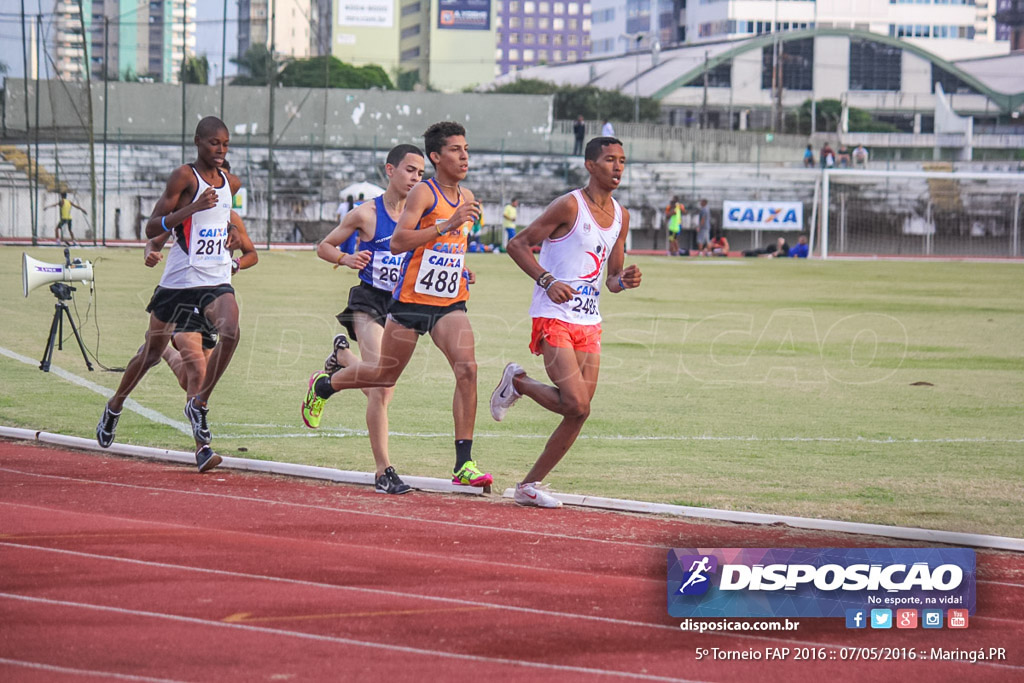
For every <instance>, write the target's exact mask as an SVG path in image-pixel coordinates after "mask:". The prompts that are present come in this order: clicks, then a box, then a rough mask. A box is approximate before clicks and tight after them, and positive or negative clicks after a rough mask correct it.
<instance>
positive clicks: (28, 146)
mask: <svg viewBox="0 0 1024 683" xmlns="http://www.w3.org/2000/svg"><path fill="white" fill-rule="evenodd" d="M21 57H22V65H23V66H24V69H25V78H24V80H23V81H22V85H23V86H24V90H25V151H26V152H27V154H26V155H25V156H26V157H27V158H28V164H29V168H31V167H32V143H31V142H30V140H29V135H28V122H29V113H28V39H27V38H26V37H25V0H21ZM36 99H39V93H38V92H37V93H36ZM29 182H30V183H31V182H32V177H31V176H29ZM36 209H37V207H36V204H35V202H33V201H32V198H31V195H30V196H29V201H28V211H29V217H30V218H31V220H32V246H36V235H37V234H38V232H39V223H38V221H37V220H36V219H37V216H36Z"/></svg>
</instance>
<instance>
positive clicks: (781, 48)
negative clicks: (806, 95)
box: [772, 42, 786, 133]
mask: <svg viewBox="0 0 1024 683" xmlns="http://www.w3.org/2000/svg"><path fill="white" fill-rule="evenodd" d="M778 53H779V54H778V58H777V60H776V62H775V64H776V69H777V70H778V72H779V76H778V78H777V79H776V89H775V93H774V94H773V98H774V100H775V115H776V116H777V117H778V120H777V121H774V122H772V130H774V131H777V132H780V133H781V132H783V131H782V128H783V120H784V117H785V110H784V109H783V108H782V65H783V63H784V62H785V61H786V58H785V54H786V46H785V44H784V43H782V42H779V43H778Z"/></svg>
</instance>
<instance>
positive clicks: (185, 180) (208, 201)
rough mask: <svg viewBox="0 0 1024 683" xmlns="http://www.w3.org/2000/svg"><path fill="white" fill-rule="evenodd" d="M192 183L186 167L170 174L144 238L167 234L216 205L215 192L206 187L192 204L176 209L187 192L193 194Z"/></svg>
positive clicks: (150, 218) (190, 172) (154, 208)
mask: <svg viewBox="0 0 1024 683" xmlns="http://www.w3.org/2000/svg"><path fill="white" fill-rule="evenodd" d="M192 183H193V176H192V169H191V168H189V167H188V166H179V167H178V168H176V169H175V170H174V172H173V173H171V177H170V178H168V179H167V187H166V188H165V189H164V193H163V194H162V195H160V199H158V200H157V201H156V206H154V207H153V214H152V215H151V216H150V217H149V221H147V222H146V237H156V236H157V235H159V234H160V233H162V232H169V231H170V230H171V229H173V228H175V227H177V226H179V225H181V224H182V223H183V222H184V221H185V219H186V218H188V217H189V216H191V215H192V214H194V213H197V212H199V211H205V210H206V209H212V208H213V207H214V206H216V205H217V191H216V190H214V189H213V188H212V187H208V188H206V190H204V191H203V193H202V194H201V195H199V198H198V199H196V200H195V201H194V202H192V203H191V204H186V205H185V206H183V207H182V208H180V209H179V208H177V207H178V204H179V203H180V202H181V199H182V197H184V196H188V192H189V190H192V193H193V194H195V190H194V189H193V188H194V187H195V186H194V185H193V184H192ZM165 228H166V229H165Z"/></svg>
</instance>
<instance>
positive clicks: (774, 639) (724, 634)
mask: <svg viewBox="0 0 1024 683" xmlns="http://www.w3.org/2000/svg"><path fill="white" fill-rule="evenodd" d="M0 546H9V547H13V548H19V549H24V550H36V551H40V552H50V553H57V554H62V555H71V556H75V557H84V558H88V559H98V560H108V561H111V562H122V563H126V564H135V565H141V566H147V567H158V568H161V569H173V570H180V571H186V572H197V573H204V574H213V575H217V576H227V577H231V578H240V579H248V580H254V581H271V582H275V583H284V584H288V585H297V586H306V587H311V588H326V589H331V590H341V591H349V592H356V593H369V594H376V595H384V596H387V597H392V598H405V599H413V600H415V599H421V600H426V601H438V602H442V603H448V604H451V603H455V604H459V605H466V606H469V607H484V608H489V609H495V610H503V611H509V612H521V613H527V614H535V615H540V616H543V617H547V618H551V617H556V618H566V619H581V620H585V621H596V622H600V623H606V624H613V625H616V626H629V627H640V628H650V629H656V630H668V631H677V630H679V629H678V627H676V626H669V625H666V624H651V623H648V622H643V621H632V620H628V619H614V618H612V617H599V616H595V615H591V614H574V613H571V612H555V611H551V610H542V609H537V608H533V607H517V606H512V605H503V604H494V603H486V602H479V601H475V600H464V599H460V598H446V597H434V596H430V595H423V594H420V593H403V592H401V591H392V590H385V589H381V588H364V587H359V586H341V585H337V584H330V583H321V582H317V581H306V580H303V579H288V578H283V577H279V576H268V575H262V574H247V573H242V572H233V571H228V570H223V569H208V568H204V567H193V566H189V565H175V564H169V563H165V562H152V561H148V560H137V559H132V558H124V557H117V556H113V555H98V554H94V553H85V552H80V551H76V550H64V549H60V548H47V547H43V546H35V545H23V544H20V543H7V542H0ZM4 595H5V594H3V593H0V597H2V596H4ZM111 609H119V608H111ZM972 618H973V619H979V618H980V617H972ZM993 620H994V621H1005V620H1002V619H993ZM204 623H218V624H219V623H221V622H204ZM289 633H290V632H289ZM693 633H695V632H693ZM764 633H765V635H756V634H749V635H748V634H739V633H735V632H733V631H715V632H710V631H709V632H708V633H707V634H705V635H714V636H718V637H720V638H730V637H735V638H738V639H741V640H756V641H768V642H771V643H790V644H793V645H800V646H809V647H831V648H834V649H839V648H844V647H845V648H849V647H853V646H852V645H848V644H837V643H829V642H822V641H812V640H797V639H796V638H785V637H781V636H779V635H778V634H781V633H782V632H781V631H765V632H764ZM773 634H775V635H773ZM959 663H967V662H959ZM975 665H982V666H995V667H998V668H1012V669H1024V667H1019V666H1016V665H1011V664H996V663H993V662H981V661H979V662H976V664H975Z"/></svg>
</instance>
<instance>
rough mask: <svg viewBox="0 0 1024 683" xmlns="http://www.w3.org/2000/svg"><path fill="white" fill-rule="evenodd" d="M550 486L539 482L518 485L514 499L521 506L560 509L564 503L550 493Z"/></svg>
mask: <svg viewBox="0 0 1024 683" xmlns="http://www.w3.org/2000/svg"><path fill="white" fill-rule="evenodd" d="M548 490H549V489H548V485H547V484H542V483H540V482H539V481H535V482H533V483H523V484H516V492H515V495H514V496H513V497H512V498H513V500H515V501H516V502H517V503H519V504H520V505H533V506H534V507H539V508H560V507H562V501H560V500H558V499H557V498H555V497H554V496H552V495H551V494H550V493H548Z"/></svg>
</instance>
